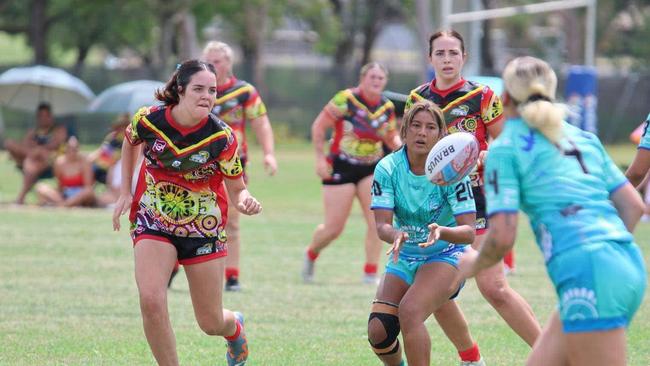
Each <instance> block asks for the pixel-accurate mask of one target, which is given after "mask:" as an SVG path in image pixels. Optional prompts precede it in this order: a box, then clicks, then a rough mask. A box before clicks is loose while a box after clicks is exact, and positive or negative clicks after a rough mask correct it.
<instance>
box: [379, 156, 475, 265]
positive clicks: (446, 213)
mask: <svg viewBox="0 0 650 366" xmlns="http://www.w3.org/2000/svg"><path fill="white" fill-rule="evenodd" d="M371 208H372V209H373V210H377V209H384V210H392V211H393V226H394V227H395V228H396V229H397V230H400V231H403V232H406V233H408V235H409V239H408V240H407V242H406V243H405V244H404V246H403V247H402V250H401V251H400V257H406V258H408V257H426V256H429V255H433V254H437V253H440V252H442V251H443V250H445V249H446V248H447V247H448V246H449V245H450V243H448V242H446V241H444V240H439V241H438V242H437V243H435V244H434V245H432V246H430V247H428V248H420V247H419V246H418V244H419V243H423V242H426V241H427V237H428V236H429V228H428V225H429V224H432V223H434V222H435V223H438V224H439V225H441V226H450V227H454V226H456V220H455V219H454V216H457V215H462V214H466V213H474V212H476V207H475V205H474V198H473V196H472V190H471V182H470V180H469V178H468V177H465V179H464V180H462V181H461V182H459V183H457V184H455V185H452V186H437V185H434V184H432V183H431V182H429V180H428V179H427V177H426V175H415V174H413V172H412V171H411V169H410V167H409V162H408V158H407V156H406V147H402V148H400V149H399V150H397V151H395V152H394V153H391V154H389V155H388V156H386V157H384V158H383V159H381V160H380V161H379V164H377V167H376V168H375V176H374V182H373V186H372V204H371ZM454 244H469V243H454Z"/></svg>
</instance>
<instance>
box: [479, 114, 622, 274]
mask: <svg viewBox="0 0 650 366" xmlns="http://www.w3.org/2000/svg"><path fill="white" fill-rule="evenodd" d="M563 126H564V127H563V129H564V135H565V137H564V138H563V139H562V141H561V142H560V145H559V147H558V146H556V145H554V144H553V143H551V142H550V141H549V140H547V139H546V138H545V137H544V136H543V135H542V134H540V133H539V132H538V131H537V130H534V129H531V128H530V127H529V126H528V125H527V124H526V123H525V122H524V121H523V120H522V119H513V120H508V122H507V123H506V124H505V127H504V130H503V132H501V134H500V135H499V137H498V138H497V139H496V140H495V141H494V142H493V143H492V144H491V145H490V153H489V154H488V156H487V162H486V168H485V180H486V185H485V191H486V195H487V207H488V215H494V214H496V213H499V212H517V211H518V209H519V208H521V209H522V211H524V212H525V213H526V214H527V215H528V218H529V220H530V224H531V226H532V228H533V232H534V233H535V237H536V240H537V245H538V246H539V247H540V249H541V250H542V252H543V254H544V259H545V260H546V262H549V261H550V260H551V259H552V257H553V256H555V255H557V254H558V253H561V252H562V251H566V250H568V249H570V248H572V247H575V246H579V245H584V244H589V243H596V242H602V241H615V242H631V241H632V239H633V238H632V235H631V234H630V233H629V231H627V229H626V228H625V224H624V223H623V221H622V220H621V218H620V217H619V215H618V213H617V211H616V208H615V207H614V205H613V204H612V201H610V199H609V197H610V195H611V194H612V193H613V192H615V191H616V190H617V189H618V188H620V187H622V186H623V185H624V184H626V183H627V179H625V176H624V175H623V173H621V171H620V170H619V169H618V167H617V166H616V164H614V162H613V161H612V160H611V158H610V157H609V155H607V153H606V152H605V149H604V148H603V145H602V144H601V143H600V141H599V140H598V137H596V136H595V135H593V134H592V133H589V132H585V131H582V130H580V129H579V128H577V127H574V126H572V125H570V124H568V123H566V122H565V123H564V125H563Z"/></svg>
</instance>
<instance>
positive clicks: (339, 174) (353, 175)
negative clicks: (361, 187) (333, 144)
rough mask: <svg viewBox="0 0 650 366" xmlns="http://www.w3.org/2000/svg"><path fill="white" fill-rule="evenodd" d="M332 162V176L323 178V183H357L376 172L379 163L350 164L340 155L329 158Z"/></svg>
mask: <svg viewBox="0 0 650 366" xmlns="http://www.w3.org/2000/svg"><path fill="white" fill-rule="evenodd" d="M328 161H330V163H331V164H332V178H330V179H323V181H322V182H323V185H326V186H327V185H338V184H348V183H352V184H357V183H359V182H360V181H361V180H362V179H363V178H365V177H367V176H370V175H373V174H374V173H375V166H376V165H377V163H374V164H371V165H358V164H350V163H349V162H347V161H345V160H343V159H340V158H338V157H335V158H332V159H330V158H328Z"/></svg>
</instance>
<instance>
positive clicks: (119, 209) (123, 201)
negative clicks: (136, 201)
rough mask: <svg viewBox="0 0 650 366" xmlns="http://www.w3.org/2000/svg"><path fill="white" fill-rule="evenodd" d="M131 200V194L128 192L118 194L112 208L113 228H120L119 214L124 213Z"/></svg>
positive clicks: (116, 229) (115, 229) (128, 207)
mask: <svg viewBox="0 0 650 366" xmlns="http://www.w3.org/2000/svg"><path fill="white" fill-rule="evenodd" d="M132 202H133V196H131V194H130V193H127V194H120V196H119V197H118V198H117V202H115V208H114V209H113V230H114V231H118V230H120V216H122V215H124V214H125V213H126V212H127V211H128V210H129V209H130V208H131V203H132Z"/></svg>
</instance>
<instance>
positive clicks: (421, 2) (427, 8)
mask: <svg viewBox="0 0 650 366" xmlns="http://www.w3.org/2000/svg"><path fill="white" fill-rule="evenodd" d="M415 22H416V24H417V30H418V37H419V39H420V44H421V45H422V50H421V51H420V54H421V55H422V57H421V58H420V62H421V65H422V74H421V75H422V77H421V80H420V81H423V82H425V81H428V78H429V75H428V72H427V70H428V68H429V37H430V36H431V30H432V29H433V27H432V26H431V25H432V24H433V17H432V16H431V1H430V0H415Z"/></svg>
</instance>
